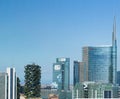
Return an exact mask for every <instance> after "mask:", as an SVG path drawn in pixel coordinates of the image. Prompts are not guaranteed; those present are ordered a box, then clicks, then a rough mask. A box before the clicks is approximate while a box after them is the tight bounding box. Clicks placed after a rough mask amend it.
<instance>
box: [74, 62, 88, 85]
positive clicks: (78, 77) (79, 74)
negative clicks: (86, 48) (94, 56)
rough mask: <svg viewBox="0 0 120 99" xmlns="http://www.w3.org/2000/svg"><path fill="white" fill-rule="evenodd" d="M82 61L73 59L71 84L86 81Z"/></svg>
mask: <svg viewBox="0 0 120 99" xmlns="http://www.w3.org/2000/svg"><path fill="white" fill-rule="evenodd" d="M85 67H86V66H85V63H84V62H79V61H74V66H73V84H74V86H75V84H76V83H79V82H83V81H86V76H85V75H86V74H85V73H86V68H85Z"/></svg>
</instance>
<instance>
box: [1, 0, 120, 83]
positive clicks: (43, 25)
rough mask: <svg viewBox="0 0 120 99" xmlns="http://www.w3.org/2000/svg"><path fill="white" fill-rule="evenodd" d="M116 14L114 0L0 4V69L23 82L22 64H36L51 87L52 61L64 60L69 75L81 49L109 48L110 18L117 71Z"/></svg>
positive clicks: (118, 6)
mask: <svg viewBox="0 0 120 99" xmlns="http://www.w3.org/2000/svg"><path fill="white" fill-rule="evenodd" d="M119 10H120V1H119V0H74V1H73V0H34V1H33V0H20V1H0V56H1V58H0V60H1V62H0V71H5V69H6V68H7V67H15V68H16V72H17V75H18V76H19V77H20V79H21V81H22V82H23V81H24V66H25V65H27V64H31V63H36V64H39V65H40V66H41V67H42V83H45V84H46V83H51V81H52V65H53V63H54V62H55V60H56V58H57V57H69V58H70V60H71V71H73V70H72V69H73V60H80V61H81V58H82V47H83V46H87V45H90V46H92V45H111V44H112V40H111V38H112V32H113V19H114V16H116V28H117V41H118V42H117V46H118V70H120V67H119V65H120V61H119V60H120V49H119V46H120V43H119V41H120V39H119V37H120V13H119V12H120V11H119ZM71 82H72V74H71Z"/></svg>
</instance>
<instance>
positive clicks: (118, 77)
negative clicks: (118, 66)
mask: <svg viewBox="0 0 120 99" xmlns="http://www.w3.org/2000/svg"><path fill="white" fill-rule="evenodd" d="M117 84H118V85H119V86H120V71H117Z"/></svg>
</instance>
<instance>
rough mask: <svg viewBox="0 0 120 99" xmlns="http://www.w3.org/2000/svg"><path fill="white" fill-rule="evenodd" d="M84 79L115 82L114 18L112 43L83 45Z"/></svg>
mask: <svg viewBox="0 0 120 99" xmlns="http://www.w3.org/2000/svg"><path fill="white" fill-rule="evenodd" d="M82 61H83V62H84V66H85V69H86V71H83V73H82V74H85V77H86V81H97V82H105V83H113V84H116V79H117V78H116V77H117V40H116V21H115V18H114V24H113V33H112V45H105V46H86V47H83V60H82Z"/></svg>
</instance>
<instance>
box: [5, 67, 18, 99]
mask: <svg viewBox="0 0 120 99" xmlns="http://www.w3.org/2000/svg"><path fill="white" fill-rule="evenodd" d="M7 75H8V99H17V79H16V72H15V68H7Z"/></svg>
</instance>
